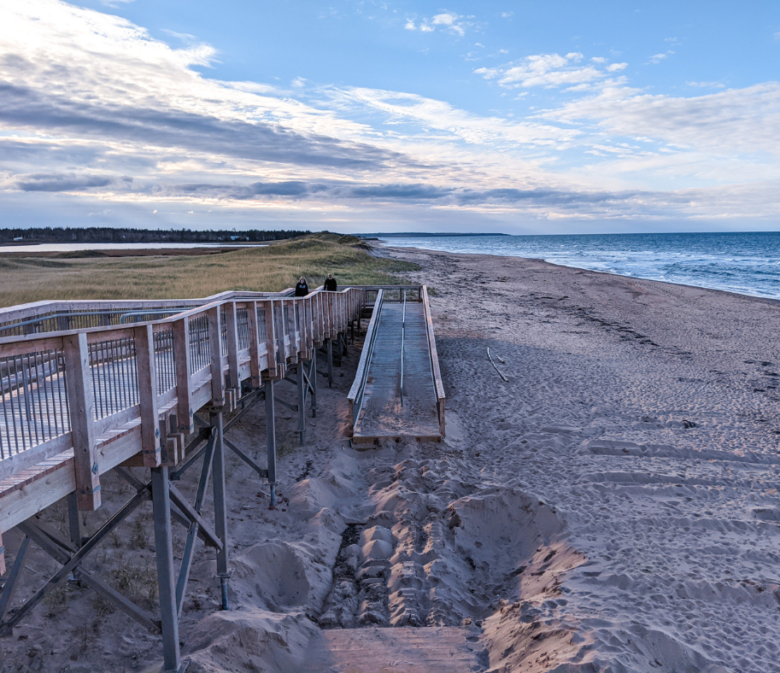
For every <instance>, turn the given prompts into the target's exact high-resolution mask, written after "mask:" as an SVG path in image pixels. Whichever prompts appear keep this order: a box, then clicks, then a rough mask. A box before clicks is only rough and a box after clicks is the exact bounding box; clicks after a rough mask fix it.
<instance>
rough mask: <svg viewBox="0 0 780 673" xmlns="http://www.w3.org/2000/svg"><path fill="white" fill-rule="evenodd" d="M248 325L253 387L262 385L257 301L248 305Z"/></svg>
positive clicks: (250, 369)
mask: <svg viewBox="0 0 780 673" xmlns="http://www.w3.org/2000/svg"><path fill="white" fill-rule="evenodd" d="M246 315H247V327H248V328H249V377H250V381H251V384H252V388H258V387H260V343H259V338H260V336H261V335H259V334H258V333H257V330H258V326H257V302H256V301H250V302H247V305H246Z"/></svg>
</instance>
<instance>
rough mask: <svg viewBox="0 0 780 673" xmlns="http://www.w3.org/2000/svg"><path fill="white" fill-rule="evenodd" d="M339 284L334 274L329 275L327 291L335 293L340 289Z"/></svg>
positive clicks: (326, 280) (326, 282) (326, 285)
mask: <svg viewBox="0 0 780 673" xmlns="http://www.w3.org/2000/svg"><path fill="white" fill-rule="evenodd" d="M338 287H339V286H338V284H337V283H336V279H335V278H334V277H333V274H332V273H329V274H328V277H327V278H326V279H325V288H324V289H325V291H326V292H335V291H336V290H337V289H338Z"/></svg>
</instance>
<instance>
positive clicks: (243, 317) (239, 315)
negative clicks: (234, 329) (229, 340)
mask: <svg viewBox="0 0 780 673" xmlns="http://www.w3.org/2000/svg"><path fill="white" fill-rule="evenodd" d="M236 323H237V326H238V348H239V349H240V350H244V349H245V348H249V310H248V309H245V308H239V309H237V310H236Z"/></svg>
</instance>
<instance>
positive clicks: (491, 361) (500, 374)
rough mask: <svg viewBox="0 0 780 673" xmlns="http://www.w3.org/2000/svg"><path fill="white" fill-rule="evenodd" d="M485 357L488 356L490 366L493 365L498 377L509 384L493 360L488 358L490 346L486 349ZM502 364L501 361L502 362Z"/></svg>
mask: <svg viewBox="0 0 780 673" xmlns="http://www.w3.org/2000/svg"><path fill="white" fill-rule="evenodd" d="M487 356H488V360H490V364H491V365H493V369H495V370H496V371H497V372H498V375H499V376H500V377H501V378H502V379H503V380H504V383H509V379H508V378H507V377H506V376H504V375H503V374H502V373H501V371H500V370H499V368H498V367H497V366H496V363H495V362H493V358H492V357H490V346H488V349H487ZM502 362H503V360H502Z"/></svg>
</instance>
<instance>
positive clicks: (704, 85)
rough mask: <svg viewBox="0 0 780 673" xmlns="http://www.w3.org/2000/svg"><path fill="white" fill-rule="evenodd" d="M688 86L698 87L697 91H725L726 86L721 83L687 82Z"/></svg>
mask: <svg viewBox="0 0 780 673" xmlns="http://www.w3.org/2000/svg"><path fill="white" fill-rule="evenodd" d="M686 84H687V85H688V86H693V87H696V88H697V89H725V88H726V85H725V84H721V83H720V82H686Z"/></svg>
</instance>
